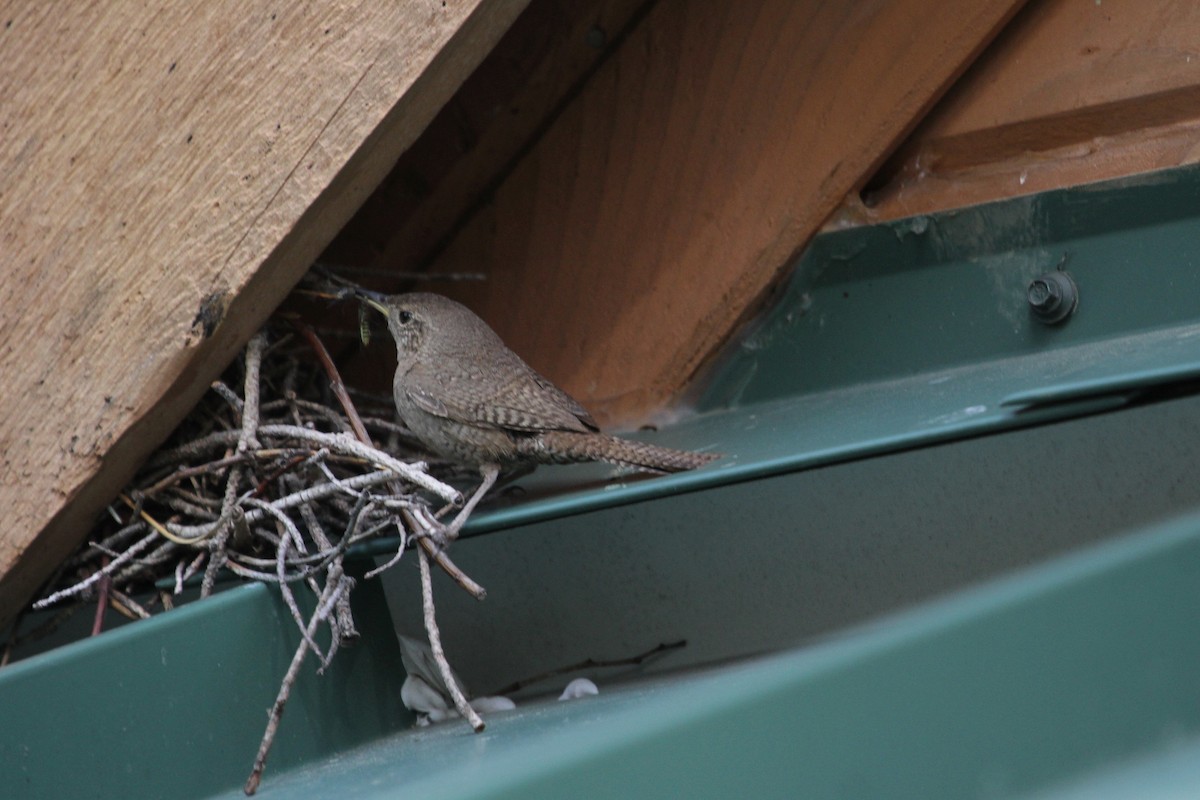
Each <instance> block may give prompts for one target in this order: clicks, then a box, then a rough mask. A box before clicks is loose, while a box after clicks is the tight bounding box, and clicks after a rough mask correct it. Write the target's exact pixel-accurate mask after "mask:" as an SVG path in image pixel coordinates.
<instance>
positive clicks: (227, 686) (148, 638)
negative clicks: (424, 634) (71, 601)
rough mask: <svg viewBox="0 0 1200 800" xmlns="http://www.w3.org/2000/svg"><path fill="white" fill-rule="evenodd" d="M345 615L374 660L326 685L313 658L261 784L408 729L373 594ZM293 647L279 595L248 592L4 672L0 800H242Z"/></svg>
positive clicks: (350, 654) (363, 654)
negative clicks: (227, 793) (227, 799)
mask: <svg viewBox="0 0 1200 800" xmlns="http://www.w3.org/2000/svg"><path fill="white" fill-rule="evenodd" d="M298 599H300V598H298ZM354 605H355V614H356V621H357V622H358V624H359V626H360V629H361V630H362V631H363V634H364V636H366V637H367V639H366V641H368V642H370V646H369V647H355V648H350V649H347V650H344V651H342V652H341V653H339V654H338V656H337V658H336V659H335V660H334V662H333V664H332V666H331V668H330V669H329V671H328V673H327V674H326V675H324V676H317V675H316V673H315V669H316V667H315V665H314V662H313V661H312V660H311V656H310V661H309V665H308V667H307V668H306V669H304V670H303V671H302V673H301V677H300V680H299V681H298V682H297V684H296V689H295V691H294V692H293V694H292V697H291V700H290V701H289V703H288V706H287V711H286V713H285V714H284V717H283V720H282V722H281V724H280V727H279V737H278V739H277V740H276V744H275V748H274V750H273V751H272V754H271V759H270V762H269V766H268V775H270V774H272V773H275V772H278V771H280V770H283V769H286V768H287V767H288V766H293V765H296V764H299V763H302V762H304V761H307V760H311V759H313V758H316V757H319V756H325V755H327V754H328V753H330V752H332V751H334V750H337V749H343V748H347V747H350V746H352V745H355V744H359V743H361V742H363V741H366V740H369V739H372V738H375V737H378V736H381V735H385V734H387V733H391V732H394V731H396V730H398V729H399V728H401V727H407V726H408V725H409V724H411V722H412V720H413V717H412V715H411V713H410V712H408V711H407V710H406V709H405V708H404V707H403V706H402V705H401V704H400V700H399V694H398V687H399V682H400V681H401V680H403V675H404V671H403V668H402V666H401V664H400V654H399V646H398V645H397V643H396V641H395V638H394V637H393V636H391V626H390V622H389V618H388V614H387V610H386V608H385V607H384V605H383V599H382V592H381V591H380V589H379V586H378V584H377V583H367V584H364V585H363V586H362V587H360V588H359V589H358V590H357V591H356V592H355V595H354ZM298 643H299V633H298V631H297V628H296V625H295V623H294V622H293V621H292V618H291V614H290V613H289V612H288V610H287V607H286V606H284V604H283V602H282V600H280V598H279V596H278V593H277V592H273V591H271V590H270V589H268V588H267V587H265V586H263V585H250V586H244V587H241V588H239V589H235V590H231V591H229V592H224V593H221V594H218V595H215V596H213V597H212V598H210V599H208V600H206V601H204V602H202V603H196V604H194V605H189V606H185V607H183V608H180V609H176V610H174V611H171V612H168V613H165V614H161V615H158V616H156V617H154V618H152V619H149V620H146V621H144V622H140V623H138V624H136V625H131V626H128V627H124V628H121V629H120V630H116V631H112V632H110V633H106V634H104V635H102V636H98V637H96V638H93V639H88V640H86V641H82V642H78V643H76V644H74V645H71V646H69V647H64V648H61V649H58V650H55V651H52V652H49V653H44V654H42V655H39V656H34V657H33V658H30V659H27V660H25V661H21V662H19V663H17V664H14V665H12V666H9V667H5V668H4V669H0V720H3V724H2V725H0V786H2V787H3V788H2V789H0V795H2V796H4V797H10V798H14V799H15V798H21V800H35V799H36V798H45V799H46V800H62V799H63V798H83V797H97V798H117V797H120V798H169V799H170V800H183V798H192V797H204V796H206V795H208V794H211V793H213V792H217V791H220V790H223V789H227V788H234V787H239V792H240V787H241V785H242V783H243V782H244V781H245V780H246V776H247V775H248V774H249V772H250V767H251V764H252V762H253V759H254V754H255V752H257V750H258V742H259V740H260V739H261V738H262V733H263V729H264V727H265V726H266V722H267V709H268V708H270V706H271V704H272V703H273V702H274V701H275V695H276V693H277V692H278V691H279V681H280V679H281V678H282V677H283V674H284V672H285V671H286V670H287V667H288V664H289V662H290V661H291V658H292V653H293V652H294V651H295V648H296V645H297V644H298Z"/></svg>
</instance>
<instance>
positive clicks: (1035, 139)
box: [865, 0, 1200, 220]
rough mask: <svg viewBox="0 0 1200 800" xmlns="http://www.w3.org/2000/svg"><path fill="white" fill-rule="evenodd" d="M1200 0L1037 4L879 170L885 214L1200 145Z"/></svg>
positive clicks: (1009, 192) (1187, 156)
mask: <svg viewBox="0 0 1200 800" xmlns="http://www.w3.org/2000/svg"><path fill="white" fill-rule="evenodd" d="M1197 42H1200V6H1197V5H1196V4H1195V3H1190V2H1186V0H1144V2H1138V3H1078V2H1072V0H1044V1H1043V2H1039V3H1031V4H1030V5H1028V6H1027V7H1026V8H1025V10H1024V11H1023V12H1022V13H1021V14H1020V15H1019V16H1018V17H1016V18H1015V19H1014V20H1013V22H1012V24H1011V25H1009V26H1008V28H1006V29H1005V31H1004V33H1003V34H1002V35H1001V36H999V37H997V39H996V41H995V42H994V43H993V44H992V46H991V47H989V48H988V50H987V51H986V52H985V53H983V54H982V55H981V57H980V58H979V59H978V60H977V61H976V62H975V64H973V65H972V67H971V69H970V70H968V71H967V72H966V73H965V74H964V75H963V77H962V79H961V80H959V81H958V83H956V84H955V86H954V87H953V88H952V89H951V90H950V91H949V92H947V94H946V97H945V98H944V99H943V100H942V101H941V102H940V103H939V104H938V105H937V107H936V108H934V109H933V110H932V111H931V112H930V114H929V116H928V117H927V118H926V120H925V121H924V122H923V123H922V124H921V126H920V127H919V128H918V129H917V130H916V131H915V132H914V133H913V135H912V136H911V138H910V139H909V141H907V142H906V143H905V144H904V145H903V147H902V148H900V150H899V151H898V152H897V154H896V156H895V157H894V158H893V159H892V160H891V161H890V162H889V163H888V164H887V165H885V167H884V168H883V169H882V170H881V174H880V175H879V176H877V177H876V178H875V179H874V180H873V181H872V182H871V183H872V186H871V187H870V190H869V192H868V201H869V203H870V204H871V206H872V207H871V209H870V210H869V211H868V212H867V214H866V217H865V218H866V219H869V220H879V219H890V218H894V217H897V216H904V215H907V214H915V213H927V212H930V211H935V210H938V209H943V208H954V207H959V206H963V205H969V204H972V203H979V202H984V201H986V200H994V199H998V198H1001V197H1010V196H1014V195H1018V194H1028V193H1031V192H1037V191H1044V190H1046V189H1052V188H1056V187H1058V186H1065V185H1071V184H1077V183H1086V182H1090V181H1096V180H1101V179H1104V178H1112V177H1118V176H1121V175H1128V174H1131V173H1135V172H1142V171H1146V170H1150V169H1158V168H1162V167H1168V166H1176V165H1178V164H1184V163H1191V162H1194V161H1196V160H1197V159H1198V158H1200V147H1198V146H1197V144H1196V143H1197V134H1200V47H1198V46H1197Z"/></svg>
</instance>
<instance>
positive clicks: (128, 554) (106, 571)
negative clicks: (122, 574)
mask: <svg viewBox="0 0 1200 800" xmlns="http://www.w3.org/2000/svg"><path fill="white" fill-rule="evenodd" d="M156 538H158V534H157V533H151V534H150V535H149V536H146V537H145V538H143V539H140V540H138V541H137V542H135V543H134V544H133V545H131V546H130V548H129V549H128V550H126V551H125V552H124V553H122V554H121V555H120V556H118V557H117V558H114V559H113V560H112V561H111V562H109V564H108V565H107V566H105V567H103V568H101V569H99V570H97V571H96V572H94V573H92V574H91V575H90V576H88V577H87V578H85V579H84V580H82V581H80V582H79V583H76V584H75V585H73V586H69V587H67V588H66V589H62V590H60V591H57V592H55V593H54V594H52V595H50V596H49V597H43V598H42V599H41V600H38V601H37V602H36V603H34V604H33V608H34V610H39V609H43V608H46V607H47V606H52V605H54V604H55V603H57V602H58V601H59V600H62V599H63V598H66V597H74V596H75V595H77V594H80V593H82V592H85V591H87V590H88V589H89V588H91V587H92V586H93V585H95V584H96V583H97V582H98V581H100V580H101V579H102V578H103V577H104V576H105V575H111V574H112V573H113V572H114V571H116V569H117V567H120V566H121V565H122V564H124V563H125V562H126V561H129V560H131V559H132V558H133V557H134V556H136V555H137V554H138V553H140V552H142V551H143V550H145V549H146V548H147V547H149V546H150V545H151V544H152V543H153V542H154V540H155V539H156Z"/></svg>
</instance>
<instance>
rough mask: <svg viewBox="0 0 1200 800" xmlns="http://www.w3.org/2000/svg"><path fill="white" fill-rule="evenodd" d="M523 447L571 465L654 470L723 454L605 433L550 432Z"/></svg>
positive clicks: (706, 461) (545, 460)
mask: <svg viewBox="0 0 1200 800" xmlns="http://www.w3.org/2000/svg"><path fill="white" fill-rule="evenodd" d="M523 444H525V446H524V447H523V448H522V449H523V450H525V451H526V453H527V454H528V455H531V456H533V457H534V458H536V459H537V460H538V461H541V462H543V463H551V464H571V463H576V462H580V461H607V462H608V463H610V464H617V465H620V466H623V467H635V468H637V469H644V470H648V471H650V472H683V471H685V470H689V469H695V468H696V467H702V466H704V465H705V464H709V463H711V462H713V461H716V460H717V459H718V458H720V457H721V454H720V453H696V452H691V451H688V450H672V449H671V448H669V447H658V446H657V445H653V444H646V443H645V442H634V441H630V440H629V439H619V438H617V437H616V436H608V435H607V434H603V433H590V432H589V433H583V432H575V431H546V432H545V433H541V434H539V435H537V436H535V437H532V438H531V439H528V440H526V442H525V443H523Z"/></svg>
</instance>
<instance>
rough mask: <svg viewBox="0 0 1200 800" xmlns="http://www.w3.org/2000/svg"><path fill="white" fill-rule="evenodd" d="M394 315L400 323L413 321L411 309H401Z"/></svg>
mask: <svg viewBox="0 0 1200 800" xmlns="http://www.w3.org/2000/svg"><path fill="white" fill-rule="evenodd" d="M396 316H397V317H398V318H399V320H400V324H401V325H407V324H408V323H410V322H412V321H413V315H412V312H411V311H401V312H400V313H399V314H397V315H396Z"/></svg>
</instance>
